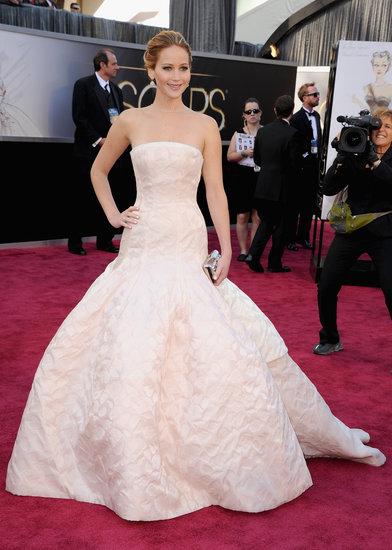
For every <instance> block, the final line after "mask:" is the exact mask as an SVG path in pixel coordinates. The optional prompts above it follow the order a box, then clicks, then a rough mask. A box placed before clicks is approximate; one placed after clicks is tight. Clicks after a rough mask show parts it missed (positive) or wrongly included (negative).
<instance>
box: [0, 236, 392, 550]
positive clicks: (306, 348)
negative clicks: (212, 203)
mask: <svg viewBox="0 0 392 550" xmlns="http://www.w3.org/2000/svg"><path fill="white" fill-rule="evenodd" d="M234 241H235V239H234V238H233V242H234ZM214 245H215V238H214V236H213V235H212V236H211V247H213V246H214ZM86 248H87V250H88V255H87V256H86V257H78V256H73V255H70V254H69V253H68V252H67V250H66V247H65V246H56V247H46V248H25V249H6V250H1V251H0V265H1V268H0V269H1V279H0V288H1V303H0V308H1V310H2V313H1V317H0V322H1V336H0V338H1V341H2V342H1V351H0V354H1V376H0V384H1V396H2V399H1V405H0V411H1V446H0V453H1V480H2V483H1V490H0V518H1V526H0V548H1V549H2V550H11V549H25V548H26V549H29V550H30V549H34V550H35V549H37V550H46V549H48V550H49V549H71V550H73V549H86V550H90V549H91V550H96V549H97V550H101V549H102V550H117V549H127V548H130V549H141V550H142V549H155V548H157V549H168V550H169V549H184V548H186V549H200V550H209V549H211V550H212V549H218V550H220V549H268V550H275V549H319V548H323V549H324V548H332V549H334V550H336V549H342V550H343V549H344V550H347V549H355V550H361V549H388V548H392V542H391V541H392V512H391V511H392V466H391V464H392V442H391V430H392V427H391V426H392V413H391V408H392V407H391V397H392V374H391V368H392V358H391V357H392V354H391V321H390V318H389V316H388V314H387V310H386V307H385V304H384V300H383V297H382V293H381V291H380V290H379V289H375V288H368V287H348V286H347V287H344V288H343V290H342V292H341V297H340V302H339V318H340V326H341V333H342V340H343V342H344V345H345V350H344V351H343V352H340V353H336V354H334V355H332V356H329V357H318V356H315V355H313V354H312V352H311V349H312V345H313V344H314V343H315V342H316V341H317V334H318V329H319V323H318V317H317V306H316V286H315V284H314V282H313V280H312V278H311V276H310V274H309V259H310V252H308V251H305V250H301V251H299V252H297V253H293V252H287V253H286V254H285V258H284V260H285V261H284V263H285V264H287V265H290V266H291V267H292V268H293V271H292V272H291V273H288V274H261V275H259V274H255V273H252V272H250V271H249V270H248V268H247V266H246V265H244V264H240V263H238V262H236V261H235V260H233V263H232V268H231V273H230V278H231V279H232V280H233V281H234V282H235V283H236V284H237V285H238V286H240V287H241V288H242V289H243V290H244V291H245V292H247V293H248V294H249V295H250V296H251V298H252V299H253V300H254V301H255V302H256V303H257V304H258V305H259V306H260V307H261V308H262V310H263V311H264V312H265V313H266V314H267V315H268V316H269V317H270V319H271V320H272V321H273V322H274V324H275V325H276V327H277V328H278V330H279V331H280V333H281V334H282V336H283V338H284V339H285V341H286V343H287V345H288V347H289V350H290V353H291V355H292V356H293V357H294V359H295V360H296V361H297V362H298V363H299V364H300V365H301V367H302V369H303V370H304V371H305V372H306V374H307V375H308V376H309V377H310V378H311V379H312V380H313V381H314V382H315V383H316V385H317V386H318V389H319V391H320V392H321V393H322V395H323V396H324V397H325V398H326V400H327V401H328V403H329V405H330V406H331V408H332V410H333V411H334V413H335V414H336V415H337V416H339V417H340V418H341V419H342V420H343V421H345V422H346V423H348V424H349V425H351V426H358V427H361V428H363V429H365V430H367V431H369V432H370V434H371V437H372V442H373V444H374V445H375V446H377V447H379V448H380V449H382V450H383V451H384V453H385V454H386V455H387V458H388V459H389V461H387V463H386V465H385V466H383V467H382V468H373V467H371V466H365V465H361V464H357V463H353V462H349V461H345V460H330V459H317V460H312V461H309V462H308V464H309V468H310V471H311V474H312V477H313V482H314V485H313V487H312V488H311V489H309V490H308V491H307V492H306V493H304V494H303V495H302V496H301V497H299V498H298V499H296V500H295V501H292V502H290V503H288V504H285V505H284V506H281V507H280V508H278V509H276V510H272V511H269V512H264V513H260V514H247V513H239V512H232V511H229V510H224V509H222V508H220V507H217V506H213V507H210V508H207V509H203V510H200V511H198V512H195V513H192V514H189V515H186V516H182V517H179V518H176V519H172V520H166V521H158V522H152V523H143V522H136V523H131V522H127V521H124V520H122V519H121V518H119V517H117V516H116V515H115V514H114V513H113V512H111V511H110V510H108V509H106V508H105V507H103V506H99V505H92V504H85V503H80V502H74V501H68V500H57V499H44V498H31V497H16V496H13V495H11V494H8V493H7V492H6V491H5V490H4V479H5V472H6V465H7V462H8V459H9V456H10V453H11V449H12V445H13V441H14V439H15V435H16V432H17V429H18V425H19V422H20V417H21V414H22V411H23V408H24V405H25V402H26V398H27V395H28V392H29V389H30V386H31V382H32V379H33V375H34V372H35V370H36V368H37V365H38V362H39V359H40V357H41V355H42V353H43V351H44V349H45V347H46V345H47V344H48V342H49V339H50V338H51V337H52V336H53V334H54V332H55V330H56V328H57V327H58V325H59V324H60V322H61V321H62V320H63V318H64V317H65V315H66V314H67V313H68V312H69V311H70V310H71V308H72V307H73V306H74V305H75V304H76V302H77V301H78V300H79V299H80V298H81V297H82V296H83V294H84V292H85V291H86V289H87V288H88V286H89V285H90V283H91V282H92V281H93V280H94V279H95V278H96V277H97V276H98V275H99V274H100V273H101V272H102V270H103V269H104V267H105V265H106V264H107V263H108V262H109V261H110V260H112V259H113V256H111V255H110V254H106V253H103V252H98V251H96V250H95V248H94V247H93V245H91V244H88V245H86ZM234 253H235V254H234V257H235V255H236V253H237V250H235V251H234Z"/></svg>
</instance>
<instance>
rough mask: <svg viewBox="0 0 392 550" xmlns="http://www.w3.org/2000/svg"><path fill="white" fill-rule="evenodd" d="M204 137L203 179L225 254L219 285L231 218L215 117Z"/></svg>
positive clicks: (224, 271)
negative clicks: (224, 184) (224, 186)
mask: <svg viewBox="0 0 392 550" xmlns="http://www.w3.org/2000/svg"><path fill="white" fill-rule="evenodd" d="M206 126H207V128H206V132H205V139H204V151H203V157H204V164H203V179H204V183H205V186H206V197H207V203H208V209H209V211H210V214H211V218H212V221H213V224H214V227H215V230H216V232H217V234H218V239H219V244H220V247H221V254H222V257H221V258H220V260H219V262H218V269H217V271H216V274H215V277H216V279H215V284H216V285H219V284H220V283H221V282H222V281H223V279H225V278H226V277H227V273H228V271H229V267H230V261H231V240H230V218H229V209H228V206H227V197H226V193H225V190H224V188H223V176H222V143H221V138H220V134H219V130H218V126H217V124H216V122H215V120H214V119H212V118H210V117H208V118H207V120H206Z"/></svg>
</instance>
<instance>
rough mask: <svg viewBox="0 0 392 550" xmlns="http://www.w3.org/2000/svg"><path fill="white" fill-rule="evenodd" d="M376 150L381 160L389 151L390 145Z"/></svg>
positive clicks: (378, 147) (380, 146)
mask: <svg viewBox="0 0 392 550" xmlns="http://www.w3.org/2000/svg"><path fill="white" fill-rule="evenodd" d="M375 149H376V153H377V155H378V158H381V157H382V156H383V154H384V153H386V152H387V151H388V149H389V145H378V146H377V147H376V148H375Z"/></svg>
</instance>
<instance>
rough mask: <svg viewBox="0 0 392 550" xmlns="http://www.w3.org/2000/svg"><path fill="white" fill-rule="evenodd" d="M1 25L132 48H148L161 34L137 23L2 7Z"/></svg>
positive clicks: (157, 30) (155, 29) (67, 12)
mask: <svg viewBox="0 0 392 550" xmlns="http://www.w3.org/2000/svg"><path fill="white" fill-rule="evenodd" d="M0 23H3V24H5V25H14V26H17V27H27V28H30V29H40V30H44V31H50V32H58V33H62V34H72V35H76V36H89V37H92V38H101V39H103V40H110V41H118V42H129V43H132V44H146V43H147V42H148V41H149V39H150V38H151V37H152V36H154V34H156V33H157V32H159V31H160V30H161V28H158V27H149V26H147V25H138V24H137V23H127V22H123V21H113V20H111V19H102V18H99V17H93V16H90V15H82V14H78V13H71V12H69V11H66V10H52V9H49V8H40V7H38V6H27V5H22V6H20V7H14V6H5V5H1V4H0Z"/></svg>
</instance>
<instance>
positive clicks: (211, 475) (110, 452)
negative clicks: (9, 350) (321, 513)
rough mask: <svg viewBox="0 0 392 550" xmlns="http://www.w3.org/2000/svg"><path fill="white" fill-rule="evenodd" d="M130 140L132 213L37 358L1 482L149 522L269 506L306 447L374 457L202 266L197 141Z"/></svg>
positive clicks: (286, 491) (296, 476)
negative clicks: (133, 221)
mask: <svg viewBox="0 0 392 550" xmlns="http://www.w3.org/2000/svg"><path fill="white" fill-rule="evenodd" d="M131 154H132V160H133V164H134V169H135V175H136V179H137V188H138V197H137V203H136V204H138V205H139V207H140V220H139V223H138V225H136V226H135V227H134V228H133V229H132V230H128V229H125V230H124V233H123V237H122V240H121V246H120V252H119V255H118V257H117V258H116V259H115V260H114V261H113V262H112V263H110V264H109V265H108V267H107V268H106V270H105V271H104V273H103V274H102V275H100V276H99V277H98V279H97V280H96V281H95V282H94V283H93V284H92V286H91V287H90V289H89V290H88V291H87V293H86V294H85V296H84V297H83V299H82V300H81V301H80V302H79V304H78V305H77V306H76V307H75V308H74V309H73V311H72V312H71V313H70V314H69V316H68V317H67V318H66V319H65V321H64V322H63V323H62V325H61V326H60V328H59V330H58V331H57V333H56V335H55V336H54V338H53V339H52V341H51V342H50V344H49V346H48V348H47V350H46V352H45V354H44V356H43V358H42V361H41V363H40V365H39V368H38V370H37V372H36V375H35V378H34V382H33V386H32V389H31V392H30V395H29V398H28V401H27V405H26V408H25V411H24V413H23V417H22V421H21V425H20V428H19V432H18V435H17V439H16V442H15V446H14V449H13V453H12V457H11V460H10V463H9V466H8V473H7V483H6V487H7V490H8V491H10V492H12V493H14V494H17V495H34V496H43V497H58V498H71V499H76V500H80V501H86V502H93V503H98V504H103V505H105V506H107V507H109V508H111V509H112V510H114V511H115V512H116V513H117V514H118V515H120V516H121V517H123V518H125V519H129V520H158V519H165V518H172V517H175V516H179V515H181V514H186V513H188V512H192V511H194V510H198V509H200V508H203V507H205V506H210V505H213V504H215V505H220V506H223V507H225V508H229V509H232V510H242V511H246V512H259V511H262V510H267V509H271V508H274V507H276V506H279V505H280V504H282V503H284V502H287V501H289V500H292V499H294V498H296V497H297V496H298V495H300V494H301V493H302V492H303V491H305V490H306V489H307V488H308V487H309V486H310V485H311V484H312V480H311V477H310V474H309V471H308V468H307V465H306V462H305V457H320V456H324V457H331V456H333V457H339V458H349V459H355V460H368V461H369V462H370V463H374V465H380V464H381V463H382V462H383V461H384V457H383V455H382V453H380V451H378V450H377V449H373V448H371V447H369V446H367V445H365V444H364V443H365V442H366V441H367V439H368V436H367V434H366V433H365V432H363V431H361V430H355V429H350V428H348V427H347V426H346V425H344V424H343V423H342V422H341V421H340V420H338V419H337V418H336V417H335V416H333V414H332V413H331V411H330V409H329V407H328V406H327V404H326V403H325V401H324V400H323V398H322V397H321V396H320V394H319V393H318V392H317V390H316V388H315V387H314V385H313V384H312V383H311V382H310V381H309V379H308V378H307V377H306V376H305V374H304V373H303V372H302V371H301V370H300V368H299V367H298V366H297V365H296V364H295V363H294V361H293V360H292V359H291V358H290V356H289V355H288V353H287V348H286V346H285V344H284V342H283V340H282V338H281V337H280V336H279V334H278V333H277V331H276V329H275V327H274V326H273V324H272V323H271V322H270V321H269V319H268V318H267V317H266V316H265V315H264V314H263V313H262V312H261V311H260V310H259V308H258V307H257V306H256V305H255V304H254V303H253V302H252V301H251V300H250V298H248V297H247V296H246V295H245V294H244V293H243V292H242V291H241V290H240V289H238V288H237V287H236V286H235V285H234V284H232V283H231V282H230V281H229V280H225V281H224V282H223V283H222V284H221V285H220V286H219V287H216V286H214V285H213V284H212V283H211V281H210V280H209V278H208V276H207V275H206V273H205V272H204V271H203V269H202V264H203V261H204V259H205V257H206V256H207V252H208V250H207V232H206V227H205V223H204V219H203V217H202V215H201V212H200V210H199V208H198V206H197V203H196V191H197V186H198V182H199V178H200V172H201V167H202V163H203V157H202V155H201V153H200V151H199V150H198V149H196V148H194V147H192V146H190V145H185V144H181V143H175V142H151V143H147V144H144V145H139V146H137V147H135V148H134V149H133V150H132V153H131ZM282 307H283V306H282Z"/></svg>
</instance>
